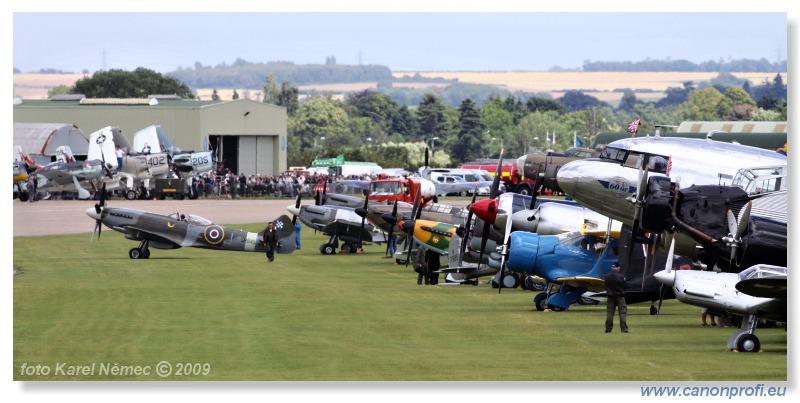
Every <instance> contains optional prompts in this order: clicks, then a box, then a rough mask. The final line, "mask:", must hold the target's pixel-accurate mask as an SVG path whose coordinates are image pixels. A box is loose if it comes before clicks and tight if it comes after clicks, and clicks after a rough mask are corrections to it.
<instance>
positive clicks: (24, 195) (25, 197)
mask: <svg viewBox="0 0 800 403" xmlns="http://www.w3.org/2000/svg"><path fill="white" fill-rule="evenodd" d="M19 201H22V202H26V201H28V192H19Z"/></svg>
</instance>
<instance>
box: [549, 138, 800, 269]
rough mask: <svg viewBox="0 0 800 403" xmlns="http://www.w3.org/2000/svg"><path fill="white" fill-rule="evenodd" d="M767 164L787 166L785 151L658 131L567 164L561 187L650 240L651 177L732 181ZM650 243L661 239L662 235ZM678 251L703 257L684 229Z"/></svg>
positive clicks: (683, 182)
mask: <svg viewBox="0 0 800 403" xmlns="http://www.w3.org/2000/svg"><path fill="white" fill-rule="evenodd" d="M763 166H771V167H786V166H787V159H786V156H785V155H781V154H779V153H776V152H774V151H769V150H764V149H760V148H754V147H748V146H744V145H739V144H731V143H722V142H717V141H713V140H711V139H706V140H703V139H688V138H674V137H673V138H666V137H660V136H656V137H648V138H629V139H623V140H617V141H615V142H612V143H611V144H609V145H607V146H606V148H605V149H604V151H603V153H602V154H601V156H600V158H598V159H594V158H591V159H584V160H577V161H573V162H569V163H567V164H565V165H564V166H563V167H561V169H560V170H559V171H558V174H557V178H558V183H559V185H560V186H561V188H562V189H564V191H565V192H566V193H567V194H569V195H570V196H571V197H572V198H573V199H575V200H577V201H578V202H580V203H581V204H582V205H584V206H586V207H588V208H590V209H592V210H594V211H597V212H598V213H600V214H603V215H605V216H608V217H610V218H612V219H615V220H618V221H621V222H623V223H625V224H628V225H631V226H632V227H633V232H634V235H635V236H634V237H632V238H631V240H629V244H630V242H632V239H634V238H636V239H639V240H643V239H648V237H647V236H646V235H645V233H644V231H643V230H642V228H641V222H642V221H643V220H647V215H648V214H650V213H652V209H649V210H647V211H645V210H644V209H643V206H644V201H645V196H646V192H645V191H644V190H645V188H646V187H647V183H648V178H649V177H664V178H668V179H669V180H670V182H676V183H680V186H681V187H682V188H688V187H690V186H691V185H730V184H731V183H732V182H733V179H734V176H735V175H736V174H737V172H738V171H739V170H740V169H743V168H756V167H763ZM648 242H654V243H655V244H660V242H659V241H658V239H656V240H649V241H648ZM628 249H629V250H631V249H632V248H628ZM675 253H676V254H678V255H681V256H686V257H691V258H692V259H693V260H698V258H699V257H698V256H697V253H698V248H696V243H695V241H694V240H692V239H691V238H689V237H688V236H687V235H686V234H684V233H683V232H682V233H679V234H678V237H677V238H676V247H675ZM623 260H624V259H623ZM623 267H625V263H624V261H623Z"/></svg>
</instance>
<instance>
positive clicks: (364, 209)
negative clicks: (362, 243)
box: [355, 195, 369, 236]
mask: <svg viewBox="0 0 800 403" xmlns="http://www.w3.org/2000/svg"><path fill="white" fill-rule="evenodd" d="M368 205H369V198H368V197H366V195H364V207H359V208H357V209H355V213H356V214H358V215H359V216H360V217H361V229H360V230H359V232H358V233H359V236H361V233H362V232H364V222H365V221H366V220H367V206H368Z"/></svg>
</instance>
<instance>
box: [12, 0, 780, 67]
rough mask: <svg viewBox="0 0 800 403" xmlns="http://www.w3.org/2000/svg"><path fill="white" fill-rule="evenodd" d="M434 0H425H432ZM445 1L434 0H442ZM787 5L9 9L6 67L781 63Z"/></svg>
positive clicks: (565, 65)
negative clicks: (747, 8)
mask: <svg viewBox="0 0 800 403" xmlns="http://www.w3.org/2000/svg"><path fill="white" fill-rule="evenodd" d="M432 1H433V0H432ZM442 1H445V0H442ZM787 15H788V14H787V12H764V13H756V12H737V13H720V12H703V13H696V12H695V13H683V12H636V13H623V12H610V13H598V12H585V13H567V12H487V11H482V12H471V13H463V12H458V13H453V12H441V13H432V12H417V13H398V12H366V13H356V12H343V13H330V12H306V13H300V12H282V13H266V12H246V13H245V12H238V13H222V12H203V13H185V12H184V13H142V12H136V13H134V12H125V13H109V12H91V13H87V12H80V13H65V12H44V13H39V12H37V13H34V12H15V13H13V67H15V68H18V69H20V70H21V71H23V72H31V71H38V70H39V69H43V68H53V69H59V70H63V71H71V72H76V73H80V72H81V71H83V70H84V69H86V70H88V71H90V72H93V71H96V70H101V69H112V68H118V69H125V70H133V69H135V68H137V67H146V68H149V69H152V70H155V71H158V72H162V73H164V72H169V71H172V70H175V69H177V68H178V67H191V66H194V63H195V62H200V63H202V64H203V65H206V66H208V65H217V64H220V63H227V64H231V63H232V62H234V61H235V60H236V59H237V58H241V59H244V60H247V61H250V62H268V61H276V60H285V61H291V62H294V63H298V64H303V63H324V62H325V59H326V57H328V56H334V57H336V61H337V63H339V64H359V63H362V64H380V65H387V66H389V67H390V68H391V69H392V70H393V71H407V70H410V71H414V70H423V71H431V70H451V71H452V70H468V71H487V70H492V71H506V70H524V71H543V70H548V69H550V68H551V67H553V66H561V67H563V68H568V69H574V68H579V67H581V65H582V64H583V62H584V61H585V60H591V61H634V62H635V61H641V60H644V59H646V58H651V59H667V58H671V59H686V60H689V61H692V62H703V61H708V60H719V59H728V58H732V59H742V58H749V59H761V58H766V59H767V60H769V61H770V62H775V61H778V60H784V59H786V58H787V53H788V52H789V50H788V47H787V37H788V35H789V33H788V24H787Z"/></svg>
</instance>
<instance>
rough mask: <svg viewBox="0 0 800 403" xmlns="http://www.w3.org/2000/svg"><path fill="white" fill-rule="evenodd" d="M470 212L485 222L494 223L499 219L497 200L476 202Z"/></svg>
mask: <svg viewBox="0 0 800 403" xmlns="http://www.w3.org/2000/svg"><path fill="white" fill-rule="evenodd" d="M469 211H471V212H472V214H475V215H476V216H478V218H480V219H481V220H483V221H485V222H488V223H494V222H495V220H496V219H497V199H486V200H481V201H476V202H475V203H472V205H470V206H469Z"/></svg>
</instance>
